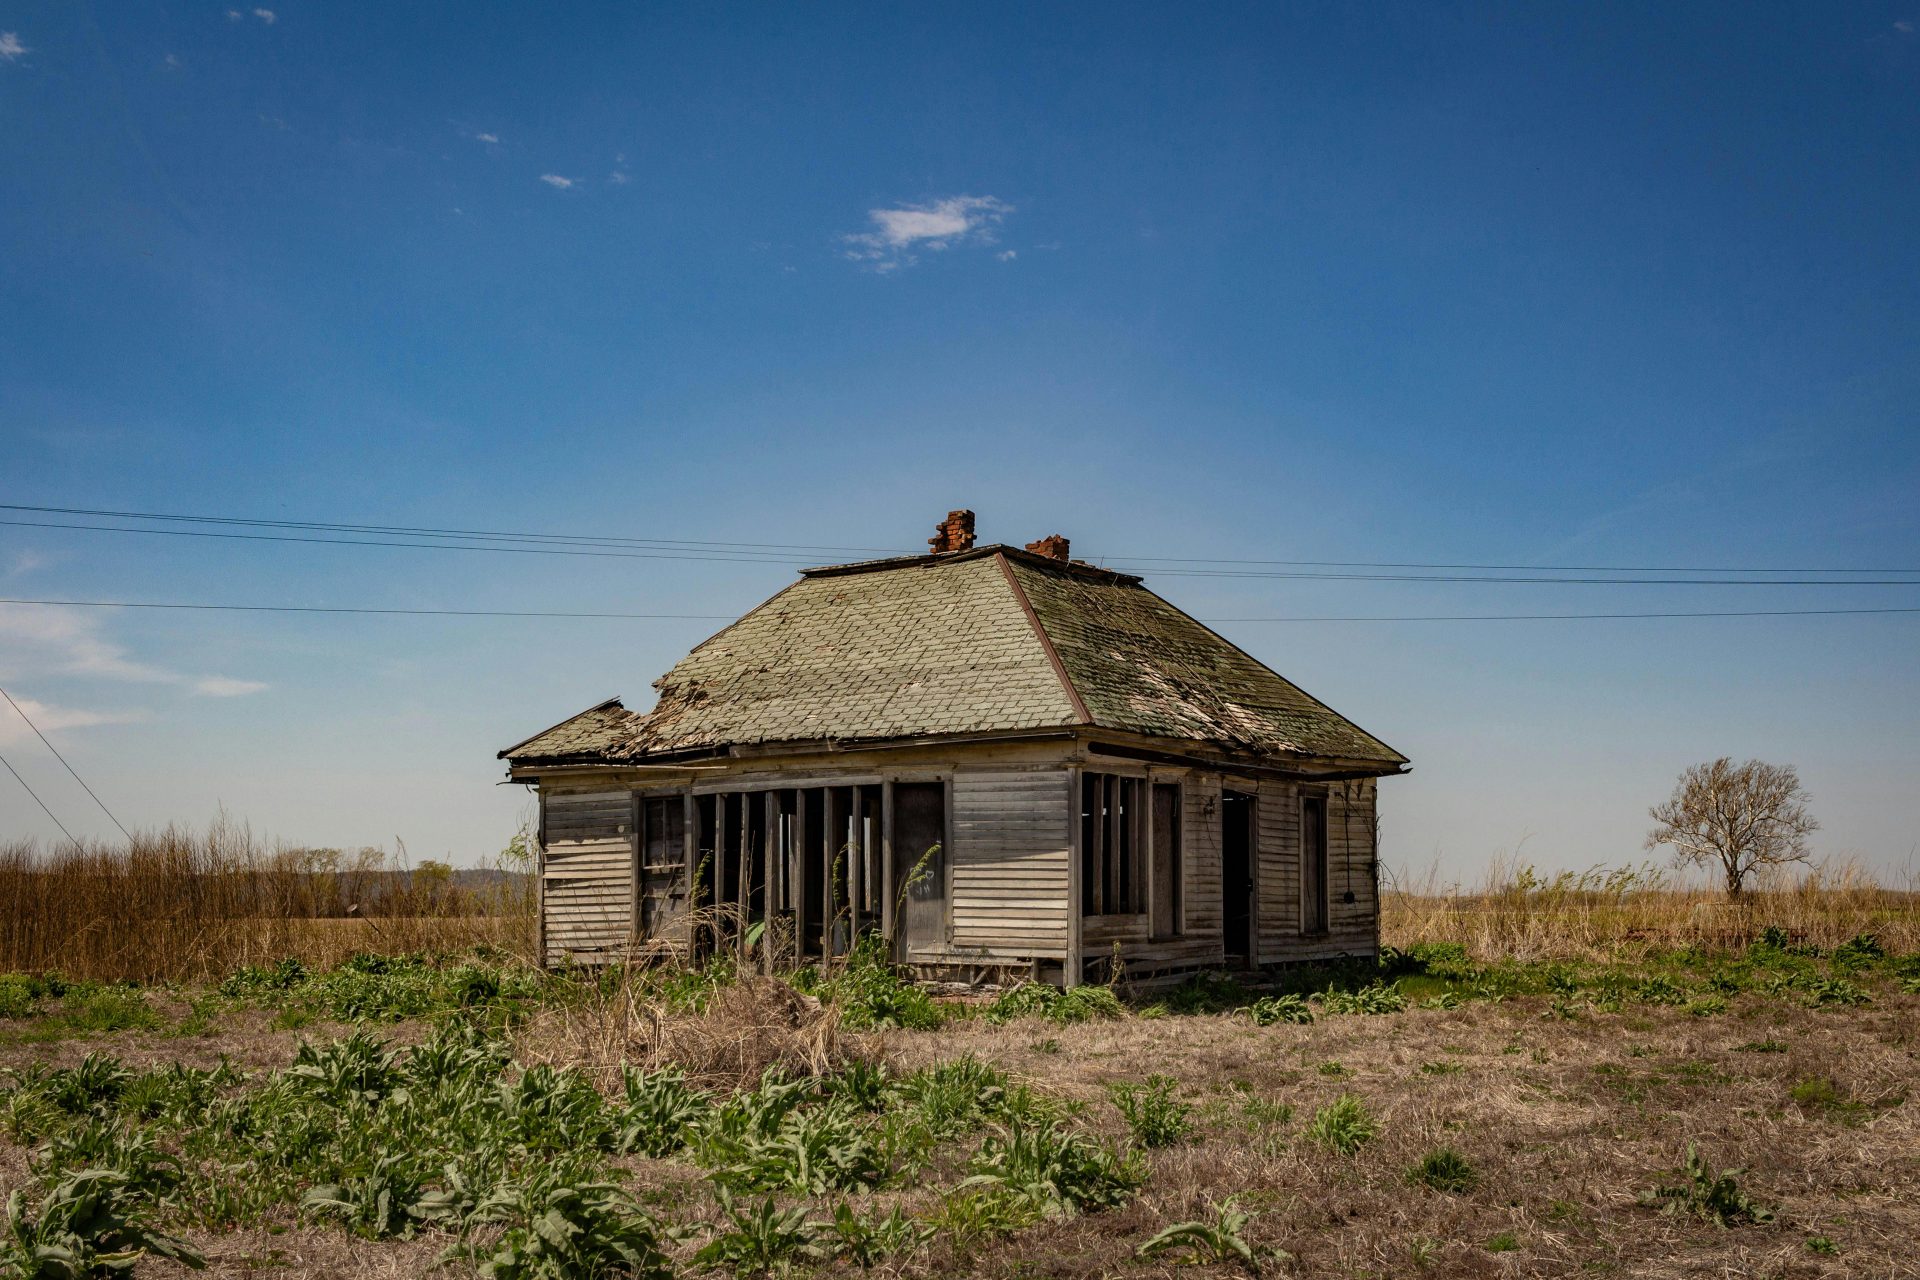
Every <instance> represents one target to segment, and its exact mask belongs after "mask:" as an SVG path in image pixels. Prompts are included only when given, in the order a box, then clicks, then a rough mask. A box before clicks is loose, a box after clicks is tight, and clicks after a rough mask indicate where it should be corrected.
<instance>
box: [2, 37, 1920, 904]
mask: <svg viewBox="0 0 1920 1280" xmlns="http://www.w3.org/2000/svg"><path fill="white" fill-rule="evenodd" d="M1917 27H1920V6H1916V5H1915V4H1913V3H1912V2H1911V0H1908V2H1907V3H1901V4H1857V5H1848V6H1813V5H1808V6H1767V5H1744V4H1743V5H1730V6H1710V5H1682V6H1674V5H1645V6H1630V5H1610V6H1584V7H1579V8H1575V7H1571V6H1569V7H1563V8H1559V9H1551V10H1550V9H1547V8H1545V7H1541V6H1511V7H1509V6H1469V7H1454V8H1442V7H1441V6H1436V5H1424V4H1422V5H1404V6H1400V5H1371V6H1364V7H1363V6H1335V5H1327V6H1273V5H1254V6H1166V7H1162V8H1152V7H1127V6H1112V5H1101V6H1087V7H1077V8H1076V7H1057V6H1048V5H1029V6H1018V7H1015V6H1005V7H998V8H989V9H955V8H953V7H951V6H909V7H896V8H893V9H890V10H882V9H880V8H877V7H875V6H829V5H813V6H804V7H793V6H718V5H715V6H697V7H696V6H688V7H686V8H685V9H684V10H681V11H677V12H676V11H671V10H667V9H665V8H662V7H644V8H643V7H638V6H624V5H621V6H615V5H608V6H604V7H594V6H586V5H582V6H571V7H568V8H567V9H566V10H564V12H556V11H554V10H551V9H549V8H547V7H545V6H506V5H454V4H441V5H425V4H422V5H353V4H344V3H334V4H326V5H320V4H313V3H307V2H304V0H303V2H281V0H274V2H273V3H272V4H271V8H265V7H255V6H253V5H242V6H240V7H237V8H230V7H228V6H226V5H223V4H177V3H176V4H155V5H143V6H137V7H136V6H118V5H98V6H84V5H74V4H65V3H61V4H52V3H47V4H40V3H26V4H20V3H7V4H0V119H4V120H5V121H6V127H5V128H4V129H3V130H0V184H4V187H3V188H0V191H3V192H4V194H3V195H0V245H4V252H0V332H4V335H5V338H4V341H0V502H6V503H13V504H26V505H43V506H60V507H84V508H103V509H113V510H129V511H150V512H175V513H188V514H209V515H241V516H252V517H262V518H269V519H289V520H320V521H338V522H353V523H380V524H397V525H421V526H449V527H461V528H481V529H506V530H547V531H553V532H562V533H585V534H618V535H626V536H633V537H651V538H684V539H697V540H708V541H734V542H754V543H774V544H808V545H809V546H812V547H818V548H820V549H821V550H823V551H830V549H833V548H843V547H872V548H893V547H898V548H901V549H912V548H914V547H916V546H919V545H921V544H922V540H923V539H925V538H926V537H927V536H928V534H929V533H931V527H932V524H933V523H934V521H935V520H937V519H938V518H939V517H940V516H941V515H942V514H943V513H944V512H945V511H946V510H947V509H948V508H949V507H955V506H970V507H973V508H975V509H977V510H978V511H979V513H980V524H981V533H982V536H983V537H985V538H988V539H993V540H1002V541H1010V542H1024V541H1027V540H1030V539H1032V538H1035V537H1038V536H1040V535H1042V534H1045V533H1052V532H1060V533H1064V534H1067V535H1068V536H1070V537H1071V538H1072V539H1073V540H1074V547H1075V551H1076V554H1080V555H1084V556H1088V557H1091V558H1096V559H1102V560H1105V561H1108V562H1112V563H1138V562H1139V561H1138V558H1139V557H1146V556H1159V557H1192V558H1243V559H1274V560H1282V559H1298V560H1308V559H1311V560H1338V561H1391V562H1449V563H1455V562H1457V563H1470V564H1478V563H1497V564H1523V565H1549V564H1579V565H1655V566H1660V565H1667V566H1745V567H1794V568H1803V567H1812V568H1863V567H1870V568H1888V569H1902V568H1904V569H1909V570H1911V569H1913V568H1914V567H1916V566H1920V514H1916V511H1917V510H1920V504H1917V503H1916V501H1915V494H1916V492H1920V431H1916V428H1915V406H1916V404H1920V359H1917V358H1916V354H1915V345H1916V341H1915V340H1916V337H1920V305H1917V304H1920V235H1916V233H1915V227H1916V226H1920V34H1917V33H1916V32H1917ZM0 517H5V518H8V519H31V518H34V517H29V516H23V515H22V514H21V513H18V512H0ZM48 518H50V519H62V518H61V517H48ZM70 522H73V523H84V522H85V521H80V520H70ZM833 558H836V554H825V555H821V554H809V553H807V552H795V553H793V554H792V555H790V556H789V555H781V556H776V557H771V558H769V559H766V560H761V561H752V560H744V561H731V560H723V561H708V562H688V561H682V560H632V559H615V558H587V557H579V558H562V557H547V556H524V555H504V554H502V555H490V554H471V553H458V552H441V551H426V550H415V549H369V548H350V547H338V546H318V545H303V544H285V543H283V544H267V543H254V542H245V541H237V540H236V541H222V540H217V539H201V538H185V537H163V536H153V535H133V534H109V533H97V532H86V531H79V530H60V529H49V528H41V527H27V526H21V525H12V526H8V525H4V524H0V595H4V596H7V597H10V598H54V599H69V600H147V601H200V602H226V603H256V604H258V603H269V604H303V605H357V606H372V607H431V608H475V609H531V610H583V609H584V610H596V609H599V610H610V611H620V612H655V613H688V614H712V615H718V616H719V617H721V618H724V617H730V616H733V615H735V614H737V613H739V612H741V611H743V610H744V609H746V608H748V607H750V606H751V605H753V604H755V603H757V602H758V601H760V600H761V599H763V598H765V597H766V596H767V595H769V594H771V593H772V592H773V591H775V590H777V589H778V588H779V587H780V586H781V585H783V584H784V583H785V582H786V581H788V580H789V578H790V576H791V571H792V569H791V566H792V565H793V564H795V563H801V562H805V561H808V560H819V559H833ZM1170 567H1171V566H1170ZM1184 567H1186V568H1193V567H1195V566H1184ZM1150 583H1151V585H1153V586H1155V587H1156V588H1157V589H1159V590H1160V591H1161V592H1162V594H1164V595H1167V596H1168V597H1169V598H1171V599H1173V600H1174V601H1175V602H1176V603H1179V604H1181V605H1183V606H1184V607H1186V608H1188V609H1189V610H1190V611H1191V612H1193V613H1195V614H1196V615H1198V616H1201V617H1203V618H1209V619H1214V618H1218V619H1233V618H1278V617H1301V616H1329V615H1334V616H1347V615H1410V614H1413V615H1425V614H1459V613H1496V614H1499V613H1542V612H1609V611H1618V612H1632V611H1659V610H1674V609H1679V610H1694V611H1702V610H1733V609H1752V608H1761V609H1768V608H1771V609H1817V608H1849V607H1854V608H1861V607H1896V606H1916V605H1920V588H1916V587H1915V586H1897V585H1895V586H1843V587H1828V586H1808V587H1788V586H1777V587H1753V586H1705V585H1694V586H1680V585H1664V586H1632V585H1610V586H1593V585H1560V586H1549V585H1539V584H1496V583H1425V582H1421V583H1408V582H1356V581H1327V580H1299V579H1265V578H1242V577H1218V576H1203V575H1202V576H1186V575H1182V574H1175V573H1156V574H1153V575H1152V576H1151V577H1150ZM718 625H719V623H718V621H706V620H701V619H680V620H658V621H608V620H551V619H549V620H540V621H533V620H504V619H496V620H456V619H428V618H367V617H314V616H298V615H294V616H281V615H247V614H193V613H165V612H137V611H126V610H122V611H107V610H85V609H77V608H75V609H49V608H45V607H41V606H27V605H0V680H4V682H5V687H6V688H7V689H8V691H9V692H11V693H13V694H14V696H15V697H16V698H20V699H23V705H26V706H28V708H29V710H30V711H31V712H34V713H36V718H37V719H39V720H40V721H41V722H42V727H43V728H47V729H48V730H49V736H50V737H52V738H53V740H54V742H55V743H56V744H57V745H59V746H60V747H61V749H62V750H63V751H64V752H65V753H66V754H67V756H68V758H69V759H70V760H71V761H72V762H73V763H74V765H75V766H76V768H78V769H79V770H80V772H81V773H82V774H83V775H85V776H86V777H87V778H88V780H89V781H90V782H92V783H93V785H94V788H95V790H96V791H98V792H99V793H100V794H101V796H102V797H103V798H104V799H106V801H107V803H108V804H109V805H110V806H112V807H113V808H114V809H115V810H116V811H117V812H118V813H119V814H120V816H121V817H122V818H123V820H125V821H127V822H128V823H129V824H134V823H138V824H140V825H155V824H160V823H164V822H167V821H170V820H180V821H187V822H204V821H206V820H207V819H208V818H209V817H211V816H212V815H213V814H214V813H215V812H216V810H217V809H219V808H220V807H222V806H224V807H225V808H226V809H227V810H228V811H229V812H230V813H231V814H233V815H234V816H236V817H239V818H244V819H246V820H248V821H250V822H251V823H252V824H253V825H254V827H255V828H256V829H257V830H259V831H261V832H264V833H270V834H272V835H275V836H278V837H282V838H284V839H287V840H289V841H295V842H302V843H314V844H333V845H359V844H387V845H391V844H392V843H393V842H394V841H395V840H396V839H398V840H401V841H404V843H405V845H406V847H407V849H408V851H409V852H410V853H411V854H412V855H414V856H415V857H445V856H451V857H453V858H454V859H455V860H456V861H471V860H474V859H475V858H478V857H481V856H484V855H486V854H489V853H491V852H492V851H494V850H496V849H498V848H499V846H500V845H501V844H503V843H504V842H505V839H506V837H507V834H508V833H509V832H510V830H511V828H512V825H513V823H514V820H515V817H516V815H517V813H518V812H519V811H520V809H521V808H522V807H523V806H524V804H525V797H524V794H523V793H521V792H520V791H518V790H517V789H514V788H506V787H500V786H497V785H496V783H497V781H498V779H499V777H500V770H499V768H498V765H497V762H496V761H495V760H494V758H493V755H494V752H495V751H496V750H497V749H498V748H500V747H501V746H504V745H506V744H508V743H510V742H512V741H515V740H517V739H518V738H521V737H523V736H525V735H526V734H527V733H530V732H532V731H533V730H535V729H538V728H540V727H542V726H543V725H545V724H548V723H550V722H552V721H555V720H557V719H560V718H561V717H562V716H564V715H566V714H568V713H570V712H572V711H575V710H577V709H579V708H580V707H582V706H585V705H587V704H589V703H592V702H595V701H598V700H599V699H601V698H604V697H607V696H609V695H613V694H622V695H625V696H626V697H627V698H628V700H629V703H630V705H632V704H638V705H644V704H645V703H646V702H647V701H648V699H649V698H650V697H651V691H650V689H649V684H650V682H651V680H652V679H653V678H654V677H655V676H657V675H658V674H659V673H660V672H661V671H663V670H665V669H666V668H667V667H668V666H670V665H671V664H672V662H673V661H674V660H675V659H676V658H677V657H678V656H679V655H680V654H681V653H683V652H684V651H685V650H686V649H687V648H689V647H690V646H691V645H692V644H694V643H696V642H697V641H698V640H699V639H701V638H702V637H703V636H704V635H706V634H707V633H709V632H710V631H711V630H713V629H715V628H716V627H717V626H718ZM1220 629H1221V630H1222V631H1224V632H1225V633H1227V634H1228V635H1229V636H1231V637H1232V638H1233V639H1235V640H1236V641H1238V642H1240V643H1241V644H1243V645H1245V646H1246V647H1247V648H1248V649H1250V650H1251V651H1252V652H1253V653H1255V654H1256V655H1258V656H1260V657H1261V658H1263V659H1265V660H1266V661H1268V662H1269V663H1271V664H1272V665H1273V666H1275V667H1276V668H1278V669H1279V670H1281V671H1282V672H1284V673H1286V674H1288V675H1289V676H1291V677H1292V678H1294V679H1295V680H1297V681H1298V682H1299V683H1301V684H1302V685H1303V686H1305V687H1306V688H1307V689H1309V690H1310V691H1312V692H1314V693H1315V694H1317V695H1319V696H1321V697H1322V698H1324V699H1326V700H1327V701H1329V702H1331V703H1332V704H1333V705H1334V706H1336V707H1338V708H1339V709H1341V710H1342V711H1344V712H1346V713H1347V714H1349V715H1350V716H1352V717H1353V718H1354V719H1355V720H1357V721H1358V722H1360V723H1361V724H1363V725H1365V726H1366V727H1367V728H1369V729H1371V730H1372V731H1374V732H1375V733H1377V734H1379V735H1380V736H1381V737H1383V738H1385V739H1386V740H1387V741H1389V742H1391V743H1393V744H1394V745H1395V746H1397V747H1398V748H1400V749H1401V750H1402V751H1404V752H1406V753H1407V754H1408V755H1410V756H1411V757H1412V758H1413V760H1414V764H1415V771H1414V773H1413V775H1412V776H1411V777H1409V778H1406V779H1402V780H1398V781H1395V782H1393V783H1390V784H1389V788H1388V790H1387V793H1386V799H1385V826H1384V838H1385V841H1386V856H1387V858H1388V861H1389V862H1391V863H1394V864H1397V865H1400V866H1412V867H1424V866H1426V865H1429V864H1431V863H1433V862H1435V861H1438V862H1439V863H1440V865H1441V866H1442V868H1443V870H1444V871H1445V872H1446V873H1447V874H1449V875H1455V876H1461V877H1466V878H1472V877H1474V876H1476V875H1477V874H1478V872H1479V870H1480V868H1481V867H1482V866H1484V865H1485V863H1486V861H1487V859H1488V858H1489V857H1490V856H1491V855H1492V854H1494V853H1496V852H1499V851H1503V850H1513V849H1516V848H1517V849H1520V850H1522V851H1523V853H1524V855H1525V856H1527V857H1531V858H1533V859H1535V860H1537V861H1539V862H1540V863H1542V864H1543V865H1550V866H1578V865H1586V864H1589V863H1594V862H1603V861H1604V862H1610V863H1619V862H1623V861H1629V860H1635V859H1638V858H1641V857H1643V856H1645V855H1644V854H1643V852H1642V850H1641V848H1640V838H1641V836H1642V835H1643V834H1644V831H1645V829H1646V826H1647V822H1646V819H1645V809H1646V806H1647V805H1649V804H1651V803H1653V802H1654V801H1656V800H1658V799H1661V798H1662V797H1663V796H1664V794H1665V792H1666V791H1667V789H1668V788H1669V786H1670V784H1671V780H1672V778H1673V776H1674V775H1675V774H1676V773H1677V772H1678V770H1679V769H1680V768H1681V767H1682V766H1684V765H1686V764H1688V763H1691V762H1694V761H1697V760H1701V759H1707V758H1711V757H1713V756H1716V755H1721V754H1728V755H1733V756H1736V757H1746V756H1754V755H1757V756H1762V757H1766V758H1770V759H1775V760H1783V761H1788V762H1792V763H1794V764H1796V765H1798V766H1799V768H1800V769H1801V771H1802V774H1803V777H1804V778H1805V780H1806V782H1807V784H1808V786H1809V789H1810V790H1811V791H1812V793H1813V797H1814V805H1815V811H1816V815H1817V816H1818V817H1819V818H1820V819H1821V821H1822V822H1823V824H1824V829H1823V831H1822V832H1821V833H1820V836H1819V837H1818V841H1817V844H1818V847H1819V848H1820V849H1821V850H1822V851H1823V852H1825V853H1830V854H1835V855H1843V856H1845V855H1852V856H1858V857H1861V858H1864V859H1867V860H1869V861H1871V862H1873V863H1875V864H1877V865H1879V866H1881V867H1883V868H1889V869H1899V868H1902V867H1908V866H1920V854H1916V847H1917V846H1920V835H1916V834H1915V833H1916V831H1920V799H1917V798H1916V797H1917V796H1920V788H1916V787H1915V786H1914V785H1913V778H1914V777H1915V775H1916V773H1920V734H1916V732H1915V727H1914V726H1915V723H1916V714H1917V713H1920V677H1916V671H1915V661H1914V659H1915V655H1916V654H1920V643H1917V640H1920V616H1917V615H1879V616H1854V617H1800V618H1771V619H1694V620H1621V621H1588V622H1508V623H1429V622H1422V623H1365V624H1363V623H1272V622H1260V623H1236V622H1223V623H1221V624H1220ZM7 714H8V715H11V712H8V713H7ZM0 751H4V753H5V754H6V756H7V758H8V759H9V760H10V761H12V762H14V764H15V765H16V766H17V767H19V768H20V769H21V771H22V772H23V774H25V776H26V777H27V778H28V780H29V781H30V782H32V783H34V784H35V786H36V788H37V789H38V790H39V791H40V792H41V794H42V795H43V796H44V797H45V798H46V799H47V800H48V801H49V803H50V804H52V805H53V807H54V808H55V810H56V812H58V813H60V814H61V815H62V816H63V817H64V818H65V819H66V820H67V821H68V822H69V823H70V824H71V825H73V826H74V827H75V828H76V830H80V831H83V832H85V833H87V834H105V833H106V832H107V831H109V830H110V827H109V826H108V824H107V820H106V819H105V817H103V816H102V815H101V814H100V813H99V811H98V810H97V809H93V808H92V807H91V805H90V802H88V801H87V799H86V797H85V795H84V794H83V793H82V792H80V791H79V789H78V788H77V787H76V786H75V785H74V784H73V782H72V780H71V779H69V778H67V777H66V775H65V773H64V772H63V771H62V770H61V769H60V768H59V766H58V764H57V762H55V761H54V760H53V759H52V758H51V757H50V756H49V755H47V753H46V752H45V750H44V749H43V748H42V747H41V746H40V745H39V743H38V742H36V741H34V740H33V739H32V738H31V736H30V735H29V734H27V732H26V730H25V729H24V727H23V726H21V725H20V724H19V723H18V722H17V721H8V720H5V719H4V718H0ZM55 834H56V832H55V831H54V829H53V828H52V826H51V824H49V823H48V822H47V821H46V819H45V817H44V816H43V815H41V814H40V813H39V811H38V810H37V809H36V808H34V806H33V805H32V804H31V802H30V801H28V800H27V799H26V797H25V794H24V793H23V792H21V791H20V790H19V788H18V787H17V786H16V785H15V784H14V783H13V781H12V779H10V778H0V838H8V837H19V836H31V837H37V838H40V839H42V840H45V839H48V838H49V837H51V836H53V835H55Z"/></svg>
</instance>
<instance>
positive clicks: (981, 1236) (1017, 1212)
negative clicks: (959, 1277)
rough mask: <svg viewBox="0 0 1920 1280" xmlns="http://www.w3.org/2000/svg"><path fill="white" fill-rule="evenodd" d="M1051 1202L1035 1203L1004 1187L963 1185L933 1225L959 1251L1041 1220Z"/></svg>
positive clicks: (942, 1207)
mask: <svg viewBox="0 0 1920 1280" xmlns="http://www.w3.org/2000/svg"><path fill="white" fill-rule="evenodd" d="M1050 1207H1051V1206H1048V1205H1035V1204H1033V1203H1032V1202H1031V1201H1029V1200H1027V1199H1026V1198H1025V1197H1023V1196H1019V1195H1016V1194H1014V1193H1012V1192H1010V1191H1008V1190H1007V1189H1006V1188H1005V1187H1001V1186H973V1187H963V1188H962V1189H960V1190H959V1191H957V1192H955V1193H954V1194H952V1195H949V1196H947V1197H946V1198H945V1199H944V1200H942V1201H941V1203H940V1211H939V1213H937V1214H936V1215H934V1217H933V1219H932V1223H931V1225H932V1226H933V1228H934V1230H935V1232H936V1233H938V1234H939V1235H940V1236H941V1237H943V1238H944V1239H946V1240H948V1241H950V1242H951V1243H952V1245H953V1248H954V1251H955V1253H956V1254H959V1255H962V1256H964V1255H965V1253H966V1251H967V1250H968V1249H970V1248H972V1247H973V1245H975V1244H976V1243H978V1242H979V1241H982V1240H988V1239H992V1238H994V1237H997V1236H1004V1235H1009V1234H1011V1233H1013V1232H1015V1231H1020V1230H1024V1229H1025V1228H1027V1227H1030V1226H1032V1225H1033V1224H1034V1223H1036V1222H1038V1221H1040V1219H1041V1218H1042V1216H1043V1215H1044V1214H1045V1213H1046V1212H1047V1210H1048V1208H1050Z"/></svg>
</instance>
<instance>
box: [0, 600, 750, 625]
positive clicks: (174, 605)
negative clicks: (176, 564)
mask: <svg viewBox="0 0 1920 1280" xmlns="http://www.w3.org/2000/svg"><path fill="white" fill-rule="evenodd" d="M0 604H38V605H65V606H67V607H68V608H73V609H193V610H202V611H206V612H212V613H361V614H376V615H378V614H392V615H396V616H402V617H414V618H616V619H622V620H630V621H672V620H689V621H701V622H732V621H733V620H734V619H735V618H736V617H738V616H739V615H738V614H732V613H598V612H589V611H585V610H577V611H576V610H547V609H380V608H372V607H365V608H363V607H354V606H346V605H318V604H191V603H182V602H174V601H152V600H24V599H18V598H15V597H0Z"/></svg>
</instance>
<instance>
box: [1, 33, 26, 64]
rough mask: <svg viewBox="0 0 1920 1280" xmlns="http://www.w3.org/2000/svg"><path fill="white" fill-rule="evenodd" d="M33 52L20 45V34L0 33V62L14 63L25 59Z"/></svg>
mask: <svg viewBox="0 0 1920 1280" xmlns="http://www.w3.org/2000/svg"><path fill="white" fill-rule="evenodd" d="M32 52H33V50H31V49H29V48H27V46H25V45H24V44H21V43H20V33H19V32H17V31H0V60H4V61H7V62H12V61H14V60H15V59H17V58H24V57H26V56H27V55H28V54H29V53H32Z"/></svg>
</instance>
